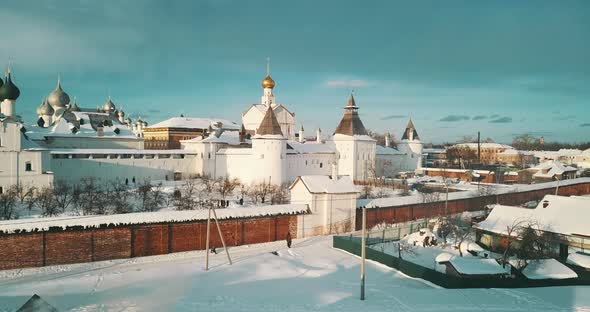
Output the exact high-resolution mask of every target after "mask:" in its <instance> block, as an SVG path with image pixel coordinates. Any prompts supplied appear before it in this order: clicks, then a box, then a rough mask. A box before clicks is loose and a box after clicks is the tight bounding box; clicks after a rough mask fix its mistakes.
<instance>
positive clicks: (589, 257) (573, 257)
mask: <svg viewBox="0 0 590 312" xmlns="http://www.w3.org/2000/svg"><path fill="white" fill-rule="evenodd" d="M567 263H569V264H573V265H577V266H579V267H583V268H586V269H590V254H587V253H581V252H576V253H572V254H569V255H568V256H567Z"/></svg>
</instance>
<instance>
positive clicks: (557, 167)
mask: <svg viewBox="0 0 590 312" xmlns="http://www.w3.org/2000/svg"><path fill="white" fill-rule="evenodd" d="M530 170H538V171H537V172H536V173H535V174H534V175H533V176H534V177H539V178H541V177H543V178H552V177H553V176H555V175H561V174H563V173H564V172H571V171H577V170H578V169H576V168H574V167H570V166H566V165H564V164H563V163H562V162H560V161H550V162H545V163H542V164H539V165H538V166H536V167H533V168H530ZM544 171H546V172H544Z"/></svg>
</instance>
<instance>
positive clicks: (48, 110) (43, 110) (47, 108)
mask: <svg viewBox="0 0 590 312" xmlns="http://www.w3.org/2000/svg"><path fill="white" fill-rule="evenodd" d="M53 113H55V111H54V110H53V107H51V105H49V103H47V99H45V100H43V103H41V105H40V106H39V107H37V115H38V116H52V115H53Z"/></svg>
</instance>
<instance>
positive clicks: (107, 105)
mask: <svg viewBox="0 0 590 312" xmlns="http://www.w3.org/2000/svg"><path fill="white" fill-rule="evenodd" d="M102 108H103V109H104V111H105V112H107V113H108V112H114V111H115V103H113V101H112V100H111V97H110V96H109V100H108V101H107V102H106V103H104V106H103V107H102Z"/></svg>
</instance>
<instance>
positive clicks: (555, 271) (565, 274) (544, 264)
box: [510, 259, 578, 280]
mask: <svg viewBox="0 0 590 312" xmlns="http://www.w3.org/2000/svg"><path fill="white" fill-rule="evenodd" d="M510 264H511V265H512V266H515V267H517V266H518V263H517V261H516V260H510ZM521 272H522V275H524V276H525V277H526V278H528V279H532V280H541V279H568V278H577V277H578V274H576V272H574V271H572V269H570V268H568V267H567V266H565V265H563V264H562V263H561V262H559V261H557V260H555V259H540V260H531V261H530V262H529V263H528V264H527V266H526V267H524V269H522V271H521Z"/></svg>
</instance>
